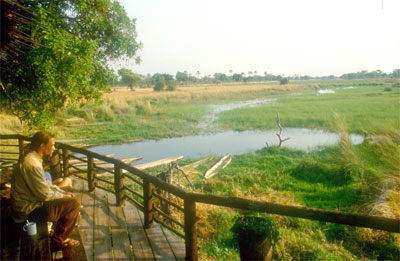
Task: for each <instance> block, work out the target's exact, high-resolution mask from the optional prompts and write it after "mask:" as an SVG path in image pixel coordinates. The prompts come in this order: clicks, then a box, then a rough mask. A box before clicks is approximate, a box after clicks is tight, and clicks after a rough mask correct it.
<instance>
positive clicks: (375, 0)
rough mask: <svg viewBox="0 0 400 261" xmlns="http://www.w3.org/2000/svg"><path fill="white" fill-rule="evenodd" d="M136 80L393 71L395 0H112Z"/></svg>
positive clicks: (397, 56) (397, 33) (398, 13)
mask: <svg viewBox="0 0 400 261" xmlns="http://www.w3.org/2000/svg"><path fill="white" fill-rule="evenodd" d="M119 2H120V3H121V4H122V5H123V6H124V7H125V10H126V11H127V13H128V16H129V17H131V18H136V19H137V22H136V25H137V28H136V30H137V32H138V39H139V41H141V42H142V43H143V49H141V50H140V52H139V54H140V56H141V58H142V62H141V63H140V65H135V64H134V62H133V61H132V62H127V63H123V64H121V65H120V67H117V69H118V68H121V67H126V68H130V69H132V70H133V71H134V72H136V73H140V74H147V73H150V74H154V73H157V72H159V73H168V74H172V75H175V74H176V72H177V71H181V72H182V71H185V70H186V71H187V72H189V73H191V74H193V75H196V72H197V71H199V72H200V73H201V76H204V75H209V74H213V73H215V72H222V73H226V74H228V75H229V71H230V70H232V71H233V72H234V73H241V72H244V73H246V74H247V72H248V71H253V72H254V71H257V72H258V74H259V75H263V74H264V72H265V71H267V72H268V73H272V74H275V75H278V74H279V75H286V76H289V75H294V74H299V75H311V76H323V75H331V74H333V75H337V76H340V75H341V74H343V73H348V72H357V71H361V70H368V71H371V70H376V69H381V70H382V71H384V72H386V73H390V72H392V71H393V70H394V69H397V68H400V0H383V1H382V0H120V1H119Z"/></svg>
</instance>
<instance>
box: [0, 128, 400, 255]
mask: <svg viewBox="0 0 400 261" xmlns="http://www.w3.org/2000/svg"><path fill="white" fill-rule="evenodd" d="M0 140H2V141H3V140H13V141H14V142H9V143H7V144H5V143H3V142H2V143H1V144H0V147H1V146H5V147H10V148H12V147H13V148H14V150H11V151H0V160H1V161H2V162H9V163H10V164H11V163H12V162H16V161H17V158H18V156H19V155H20V154H21V153H22V150H21V149H22V147H23V144H24V142H29V140H30V138H29V137H25V136H22V135H0ZM56 146H57V149H58V150H59V151H62V160H61V159H60V164H61V161H62V166H63V174H64V175H65V176H69V175H70V174H71V173H72V172H75V174H73V175H76V176H77V177H79V178H81V179H85V180H86V181H87V182H88V188H89V190H90V191H91V190H93V189H94V188H95V187H100V188H103V189H105V190H108V191H110V192H112V193H114V194H115V197H116V201H117V204H118V205H122V204H123V202H124V201H125V200H129V201H130V202H132V203H133V204H135V205H136V206H137V207H138V208H139V209H140V210H142V211H143V213H144V221H145V222H144V228H150V227H152V226H153V221H154V220H155V221H157V222H159V223H160V224H161V225H163V226H166V227H167V228H169V229H170V230H172V231H173V232H175V233H176V234H177V235H179V236H181V237H183V238H184V240H185V248H186V259H191V260H196V259H197V234H196V222H197V215H196V203H204V204H210V205H216V206H224V207H229V208H236V209H242V210H251V211H257V212H264V213H269V214H277V215H282V216H288V217H297V218H305V219H311V220H319V221H324V222H332V223H337V224H344V225H350V226H357V227H366V228H372V229H379V230H384V231H388V232H394V233H400V220H399V219H391V218H385V217H379V216H368V215H359V214H352V213H344V212H339V211H330V210H322V209H315V208H306V207H299V206H286V205H281V204H275V203H269V202H262V201H255V200H248V199H243V198H238V197H225V196H216V195H209V194H201V193H194V192H188V191H186V190H184V189H182V188H180V187H177V186H174V185H171V184H169V183H167V182H164V181H163V180H161V179H159V178H157V177H155V176H153V175H150V174H148V173H146V172H145V171H142V170H139V169H137V168H135V167H133V166H131V165H128V164H125V163H123V162H121V161H120V160H118V159H114V158H110V157H107V156H104V155H101V154H98V153H95V152H92V151H89V150H86V149H83V148H77V147H74V146H71V145H68V144H64V143H57V145H56ZM8 152H10V154H7V153H8ZM77 154H81V155H84V157H78V156H76V155H77ZM7 155H13V157H8V156H7ZM71 159H74V160H75V162H76V161H79V162H83V163H84V164H85V167H86V169H81V168H79V167H77V166H78V165H79V166H83V165H82V163H81V164H76V163H75V164H70V163H69V162H70V161H71ZM95 160H96V161H97V162H99V161H102V162H107V163H109V164H113V166H114V168H113V171H110V170H109V169H105V168H102V167H100V166H97V165H99V164H97V165H96V163H95ZM72 170H73V171H72ZM97 172H107V173H109V174H110V175H111V180H110V179H106V178H101V177H98V176H97V174H96V173H97ZM82 173H84V175H82ZM138 188H139V189H138ZM139 190H141V191H139ZM159 191H165V192H167V193H169V194H172V195H174V196H175V197H176V198H179V199H181V202H183V204H179V203H176V202H173V201H171V200H170V199H168V198H166V197H163V196H162V193H160V192H159ZM155 201H158V202H159V203H161V202H162V203H163V204H167V205H168V206H170V207H172V208H174V209H176V210H177V211H180V212H182V213H183V223H182V221H180V220H176V219H175V218H173V217H172V216H171V215H169V214H168V213H165V212H164V211H163V209H162V208H161V207H159V206H156V204H155V203H156V202H155ZM182 205H183V207H182ZM182 229H183V232H182Z"/></svg>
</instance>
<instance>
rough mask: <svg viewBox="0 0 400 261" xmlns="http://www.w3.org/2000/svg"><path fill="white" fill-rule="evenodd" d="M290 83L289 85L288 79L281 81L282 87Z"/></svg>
mask: <svg viewBox="0 0 400 261" xmlns="http://www.w3.org/2000/svg"><path fill="white" fill-rule="evenodd" d="M288 83H289V80H288V78H282V79H281V80H280V84H281V85H284V84H288Z"/></svg>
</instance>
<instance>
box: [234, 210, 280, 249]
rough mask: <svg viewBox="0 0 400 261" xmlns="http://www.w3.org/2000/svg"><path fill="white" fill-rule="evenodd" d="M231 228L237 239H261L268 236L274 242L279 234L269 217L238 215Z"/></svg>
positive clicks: (248, 240) (249, 240)
mask: <svg viewBox="0 0 400 261" xmlns="http://www.w3.org/2000/svg"><path fill="white" fill-rule="evenodd" d="M231 230H232V232H233V234H234V238H235V239H236V240H237V241H247V242H251V241H263V240H264V239H265V238H267V237H268V238H269V239H270V240H271V241H272V242H273V243H274V242H276V241H277V240H278V236H279V233H278V228H277V226H276V224H275V222H274V220H273V219H272V218H271V217H254V216H244V217H238V218H237V219H236V222H235V225H234V226H233V227H232V229H231Z"/></svg>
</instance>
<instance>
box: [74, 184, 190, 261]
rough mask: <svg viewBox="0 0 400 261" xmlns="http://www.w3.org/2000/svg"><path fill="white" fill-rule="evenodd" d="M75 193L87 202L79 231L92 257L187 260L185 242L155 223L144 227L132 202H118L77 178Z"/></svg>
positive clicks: (113, 197) (83, 243) (139, 212)
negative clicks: (91, 188)
mask: <svg viewBox="0 0 400 261" xmlns="http://www.w3.org/2000/svg"><path fill="white" fill-rule="evenodd" d="M73 187H74V193H75V194H76V196H77V197H78V198H79V199H80V201H81V204H82V206H83V208H82V210H81V215H80V218H79V221H78V228H79V232H80V233H79V234H80V237H81V240H82V245H83V248H84V250H85V253H86V256H87V258H88V260H99V259H107V260H112V259H114V260H117V259H119V260H155V259H164V260H184V259H185V244H184V242H183V241H182V240H181V239H178V238H176V237H175V236H174V235H173V234H172V233H171V232H169V231H168V230H167V229H165V228H163V227H161V226H160V225H159V224H157V223H154V227H153V228H150V229H143V222H144V221H143V213H142V212H141V211H139V210H138V209H137V208H135V207H134V206H133V205H132V204H131V203H129V202H125V204H124V206H123V207H118V206H116V204H115V202H116V200H115V196H114V195H113V194H111V193H108V192H105V191H104V190H102V189H99V188H96V189H95V190H94V191H93V192H91V193H89V192H88V189H87V184H85V183H84V182H82V181H80V180H79V179H77V178H75V179H74V180H73Z"/></svg>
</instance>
